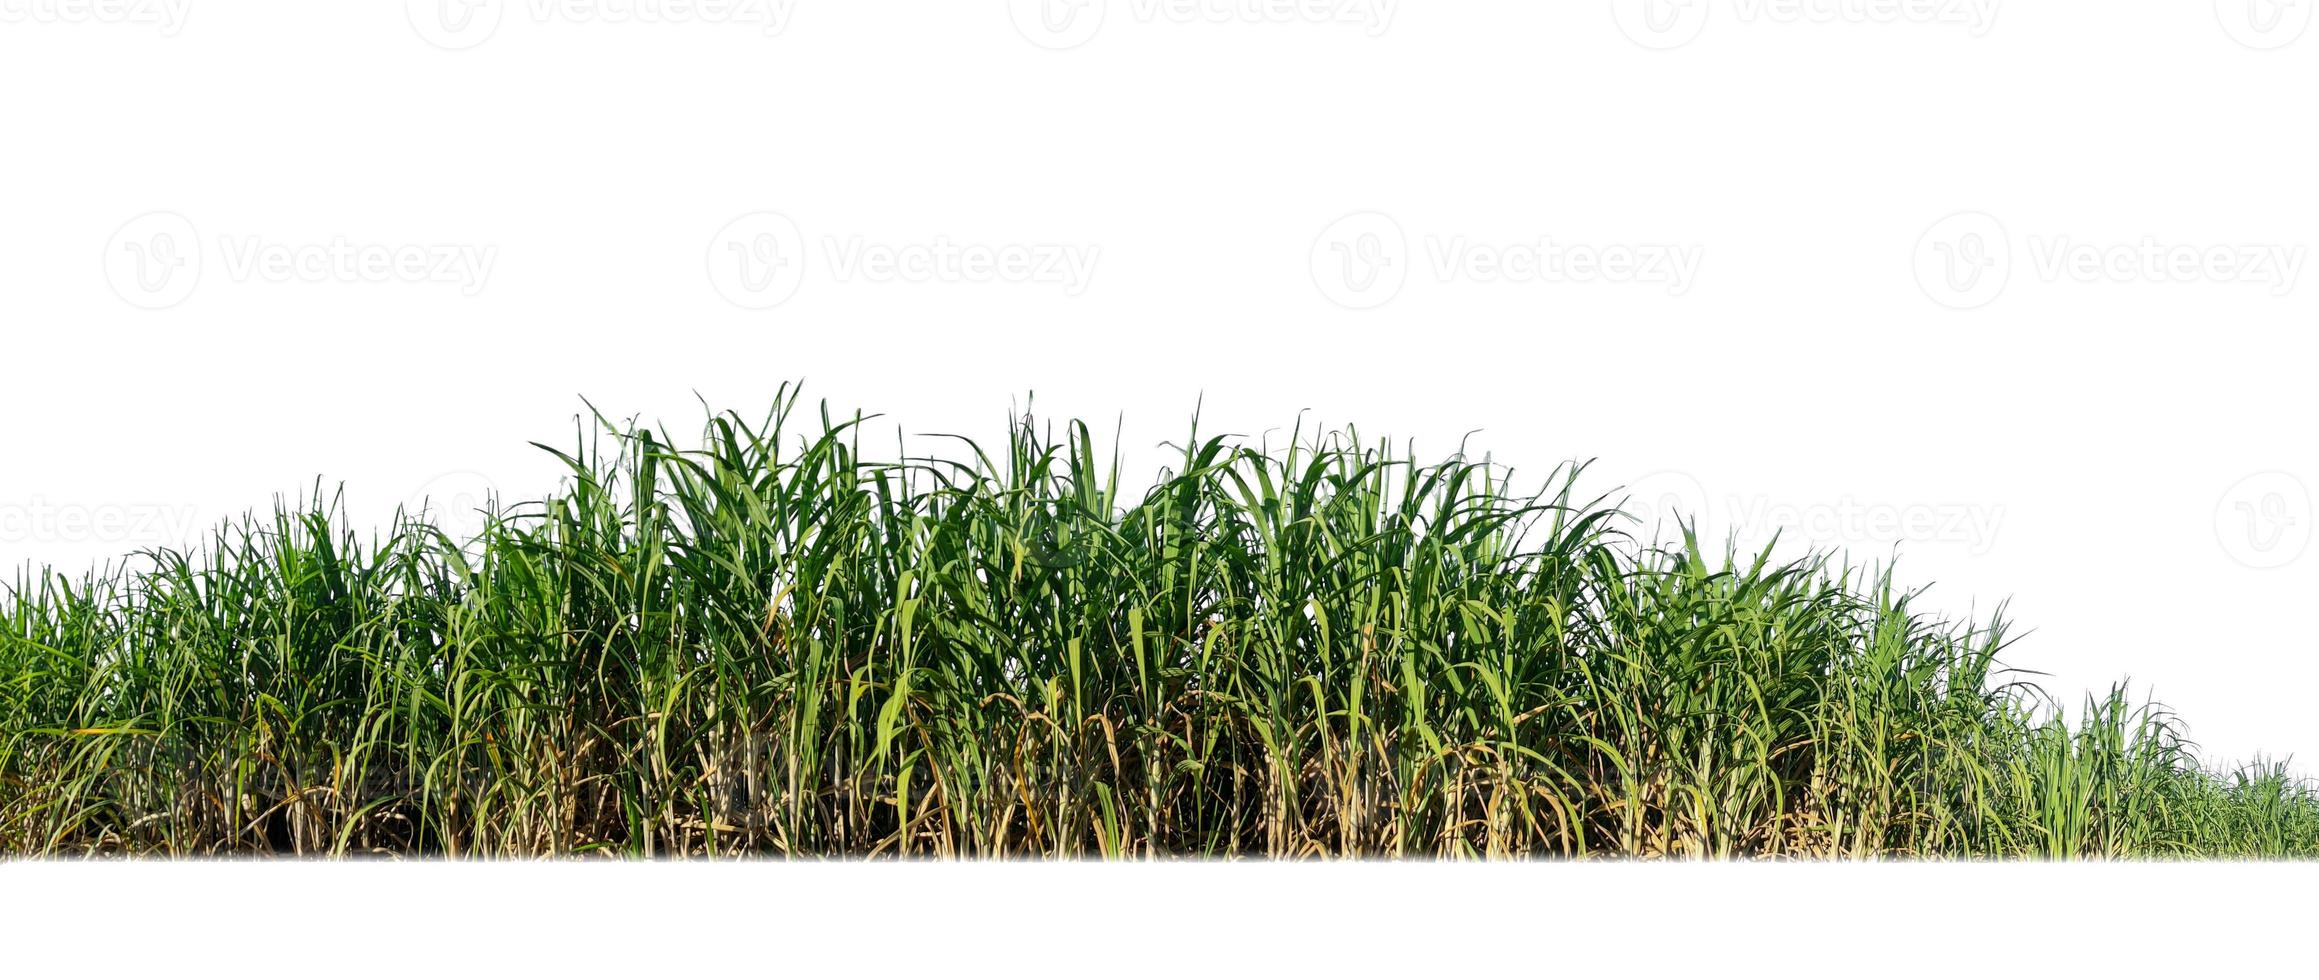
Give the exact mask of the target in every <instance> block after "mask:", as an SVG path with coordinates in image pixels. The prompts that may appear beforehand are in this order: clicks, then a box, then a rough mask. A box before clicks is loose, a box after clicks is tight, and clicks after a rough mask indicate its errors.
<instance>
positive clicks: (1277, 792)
mask: <svg viewBox="0 0 2319 980" xmlns="http://www.w3.org/2000/svg"><path fill="white" fill-rule="evenodd" d="M796 406H797V397H796V395H795V393H794V391H790V392H786V393H785V394H784V395H783V398H782V400H781V402H780V404H779V406H778V408H777V409H776V410H775V411H774V412H773V413H771V414H770V416H769V417H768V418H767V419H766V420H765V421H763V422H762V423H758V424H749V423H747V422H746V421H745V420H744V419H743V418H741V417H738V416H733V415H723V416H717V417H715V418H713V419H712V420H711V421H710V423H709V424H708V425H707V427H706V432H705V436H704V437H703V438H702V439H701V440H700V441H699V442H698V443H697V444H696V445H697V448H691V449H679V448H675V444H673V443H672V442H671V441H670V440H669V439H668V438H667V437H666V436H665V435H664V434H662V433H659V432H656V431H653V430H650V429H646V428H638V427H634V426H615V425H610V424H606V423H605V422H604V421H603V420H601V419H595V420H591V421H589V422H587V423H585V425H584V427H583V428H582V429H581V430H580V432H579V433H578V435H577V437H576V439H575V442H574V443H573V444H572V445H571V446H570V447H569V448H567V449H565V450H551V451H555V452H557V453H558V455H560V456H562V457H563V459H564V461H565V462H566V463H567V464H568V465H569V468H570V471H571V476H570V478H569V479H568V480H567V481H565V483H564V484H563V486H562V487H561V488H560V489H559V490H558V491H557V492H556V493H554V494H552V495H549V496H547V497H546V498H544V499H543V500H541V501H536V502H528V503H523V504H516V505H512V506H509V507H507V508H504V512H502V513H498V514H495V515H494V517H493V518H492V519H491V520H490V522H489V524H488V526H487V527H486V528H485V530H484V531H483V532H482V533H481V534H480V535H479V536H476V537H474V538H472V539H471V540H456V541H455V540H452V539H451V538H450V537H449V536H447V535H445V534H444V533H442V532H441V531H439V530H437V529H436V528H435V526H434V525H433V524H431V523H430V522H429V521H428V520H426V515H424V514H421V515H412V516H411V517H409V518H408V519H405V520H401V521H399V522H398V523H397V524H396V525H395V527H394V528H393V529H392V531H391V532H389V533H386V534H384V535H383V536H380V537H377V538H376V539H375V540H371V541H369V542H368V543H365V542H364V540H363V539H362V538H361V537H359V536H358V535H357V534H356V533H355V532H354V531H353V530H352V529H351V528H350V527H349V524H350V522H349V521H348V520H346V519H345V517H344V516H343V509H342V508H341V507H339V506H338V505H337V504H336V503H335V502H334V501H333V500H331V499H328V498H324V499H319V500H316V501H312V502H310V503H308V504H305V505H301V506H283V507H278V508H277V509H276V511H275V513H273V514H271V515H269V516H266V517H262V518H253V519H247V520H243V521H237V522H233V523H231V524H229V525H228V526H226V527H224V528H222V529H220V530H219V531H218V532H217V534H216V535H215V537H214V538H213V539H212V540H210V541H209V542H207V543H206V544H204V545H203V546H202V547H199V548H194V549H190V550H189V551H186V552H182V553H180V552H156V553H152V554H148V555H145V556H142V557H141V558H139V559H138V560H137V561H135V562H132V563H131V564H129V565H128V566H125V567H122V568H118V569H114V570H110V571H107V572H105V573H102V574H98V575H92V576H87V577H82V578H70V577H66V576H60V575H54V574H40V575H32V574H27V575H25V576H23V577H22V578H20V579H19V580H17V581H16V583H15V584H14V585H13V586H12V587H10V588H9V589H8V590H7V591H6V592H5V593H0V853H12V854H18V855H26V854H90V853H97V854H170V855H206V854H222V853H245V852H269V853H297V854H364V853H379V852H385V853H397V854H427V855H452V856H462V857H464V856H519V855H560V854H574V853H581V852H591V851H593V852H610V853H619V854H630V855H652V856H659V855H702V854H714V855H751V854H759V855H806V856H819V855H930V856H960V857H965V856H1056V857H1060V856H1081V855H1085V856H1096V855H1102V856H1139V857H1140V856H1151V855H1186V856H1268V857H1303V856H1313V855H1362V856H1459V857H1464V856H1492V857H1498V856H1604V855H1642V856H1682V857H1734V856H1792V857H1860V858H1864V857H1883V856H1908V857H1926V856H1975V857H1982V856H1986V857H2014V856H2023V857H2028V856H2034V857H2066V858H2078V857H2145V856H2147V857H2168V856H2252V857H2283V856H2303V855H2310V854H2312V853H2314V852H2319V796H2315V795H2314V792H2313V789H2312V787H2311V786H2310V785H2309V784H2307V783H2304V782H2301V781H2298V780H2295V779H2293V778H2290V777H2289V776H2288V775H2287V773H2286V771H2285V770H2284V769H2283V767H2280V766H2276V765H2258V766H2251V767H2247V768H2244V769H2240V770H2237V771H2233V772H2224V773H2216V772H2210V771H2208V770H2205V769H2203V768H2202V767H2201V766H2200V764H2199V762H2198V760H2197V759H2196V758H2195V756H2194V755H2193V754H2192V751H2191V749H2190V747H2189V746H2188V745H2187V744H2186V743H2185V741H2184V740H2183V738H2182V734H2181V729H2180V728H2179V726H2178V724H2177V723H2176V722H2175V721H2174V719H2172V718H2171V717H2170V716H2169V715H2167V714H2165V713H2164V712H2163V711H2161V710H2158V709H2156V708H2154V707H2151V706H2146V705H2136V704H2133V703H2130V702H2129V701H2128V700H2127V699H2126V698H2125V697H2124V696H2123V695H2122V694H2120V693H2112V694H2111V695H2110V696H2108V697H2106V698H2096V699H2093V700H2092V701H2091V702H2090V703H2089V704H2088V705H2087V706H2086V709H2085V710H2084V711H2082V712H2077V713H2075V714H2076V717H2074V718H2071V719H2069V720H2066V721H2065V720H2063V719H2062V718H2061V717H2060V715H2059V714H2058V713H2057V712H2056V711H2054V710H2053V706H2052V705H2051V704H2050V703H2048V701H2047V700H2046V698H2045V697H2044V695H2043V694H2042V693H2041V692H2039V691H2038V690H2037V689H2036V688H2034V687H2032V686H2030V685H2027V684H2024V683H2019V682H2017V681H2013V680H2010V679H2009V678H2010V677H2011V676H2012V675H2010V674H2008V673H2007V672H2006V671H2005V670H2004V668H2003V667H2002V666H2001V665H2000V664H1999V663H1998V660H1997V658H1998V656H1999V653H2000V651H2001V650H2003V649H2004V646H2005V643H2004V629H2003V625H2002V623H2001V622H1998V621H1994V620H1992V621H1989V622H1986V623H1961V624H1960V623H1952V622H1948V621H1944V620H1942V619H1939V618H1935V617H1933V616H1930V615H1928V614H1925V613H1922V612H1919V611H1917V610H1916V609H1914V608H1912V605H1911V603H1912V600H1913V599H1915V598H1916V596H1915V594H1913V593H1909V592H1906V591H1904V590H1900V589H1897V588H1896V587H1895V586H1894V584H1893V582H1892V580H1891V579H1890V577H1889V575H1883V574H1879V575H1863V574H1862V573H1859V572H1855V571H1852V570H1848V569H1846V568H1842V567H1836V566H1833V565H1831V564H1830V563H1829V562H1827V561H1825V560H1806V561H1801V562H1794V563H1779V562H1774V561H1771V560H1770V559H1768V558H1763V557H1752V558H1751V557H1747V556H1736V557H1712V556H1710V555H1708V554H1705V553H1703V552H1702V549H1701V548H1700V547H1699V546H1698V545H1697V543H1696V542H1695V541H1692V540H1690V539H1689V538H1688V536H1685V539H1684V543H1682V544H1670V545H1668V546H1665V547H1659V546H1654V545H1650V544H1648V543H1647V542H1648V540H1649V539H1650V538H1649V536H1646V535H1644V534H1642V533H1640V532H1641V530H1642V529H1638V528H1634V527H1632V526H1630V524H1631V522H1629V521H1628V520H1627V519H1626V518H1624V517H1623V516H1622V515H1620V514H1618V513H1617V512H1616V510H1615V509H1614V505H1615V503H1616V501H1614V500H1592V501H1585V500H1580V499H1577V498H1575V497H1574V496H1573V491H1572V489H1571V487H1572V484H1573V481H1574V478H1575V476H1576V470H1575V468H1564V469H1560V470H1557V471H1556V472H1555V473H1554V474H1553V475H1552V477H1551V478H1549V479H1548V480H1546V481H1545V486H1546V488H1547V489H1546V491H1545V492H1544V493H1541V494H1535V495H1532V494H1520V493H1515V492H1512V491H1510V490H1509V489H1508V484H1507V483H1506V480H1507V474H1504V473H1502V472H1498V471H1495V470H1493V469H1492V468H1491V467H1489V466H1487V465H1484V464H1481V463H1476V462H1469V461H1466V460H1464V459H1461V458H1451V459H1448V460H1446V461H1442V462H1439V463H1430V464H1427V463H1421V462H1420V461H1418V460H1416V459H1413V458H1409V457H1408V456H1407V455H1406V454H1399V453H1396V452H1394V451H1393V450H1391V449H1390V448H1388V445H1387V444H1382V443H1380V444H1365V443H1363V442H1362V441H1360V440H1359V439H1358V438H1357V437H1356V436H1354V435H1353V434H1352V433H1350V432H1347V433H1341V434H1320V435H1310V434H1303V435H1299V436H1292V437H1291V439H1290V441H1289V445H1287V446H1285V447H1279V448H1269V447H1265V446H1263V445H1250V444H1247V443H1245V442H1236V441H1234V440H1231V439H1225V438H1205V437H1201V436H1199V435H1198V434H1197V431H1196V427H1195V430H1194V435H1193V437H1192V438H1190V439H1188V440H1187V441H1186V442H1185V443H1184V444H1183V445H1182V446H1180V447H1178V448H1179V449H1180V450H1181V459H1180V462H1178V463H1176V464H1175V465H1173V466H1172V467H1171V469H1170V471H1168V472H1164V473H1162V474H1161V475H1160V477H1159V478H1158V479H1157V480H1156V481H1153V482H1152V484H1151V486H1150V488H1149V489H1148V490H1144V491H1143V492H1141V494H1140V495H1139V496H1136V495H1125V499H1123V494H1125V491H1124V490H1123V486H1124V485H1123V483H1122V482H1121V480H1120V478H1119V475H1118V472H1117V470H1118V467H1117V465H1116V462H1115V460H1110V461H1107V460H1106V459H1104V458H1103V457H1102V456H1100V455H1099V454H1098V452H1097V450H1096V448H1095V447H1094V445H1093V440H1092V439H1091V438H1090V437H1089V435H1088V432H1087V429H1086V428H1085V427H1084V426H1081V425H1078V424H1071V425H1067V426H1065V427H1063V429H1062V430H1061V432H1060V435H1059V436H1056V435H1054V434H1053V433H1052V432H1051V430H1042V429H1041V428H1040V427H1039V426H1038V425H1037V424H1036V423H1034V422H1032V421H1030V420H1029V419H1020V420H1017V423H1016V424H1015V426H1014V427H1013V429H1012V437H1011V439H1010V443H1009V444H1008V445H1006V446H1004V447H1001V448H1000V451H999V452H997V453H995V454H994V453H987V452H985V451H984V449H983V448H981V447H979V446H976V445H975V444H973V443H971V442H967V441H964V440H960V441H957V442H955V443H950V445H955V446H956V447H957V451H956V452H955V454H954V458H950V459H924V458H905V459H898V460H894V461H885V462H877V461H872V460H870V459H868V458H865V456H864V454H863V452H862V449H861V445H860V440H861V435H862V432H863V428H862V425H861V420H859V419H858V418H857V419H854V420H839V421H832V420H831V419H830V418H829V417H828V415H827V414H826V412H824V413H823V414H822V415H821V416H820V417H819V418H818V419H817V420H815V419H806V421H809V422H810V421H817V422H818V424H815V425H810V426H806V428H809V429H810V431H800V429H801V422H800V420H801V419H802V418H804V417H805V416H806V414H807V413H799V412H796V411H795V408H796ZM1043 432H1045V433H1046V434H1042V433H1043Z"/></svg>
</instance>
